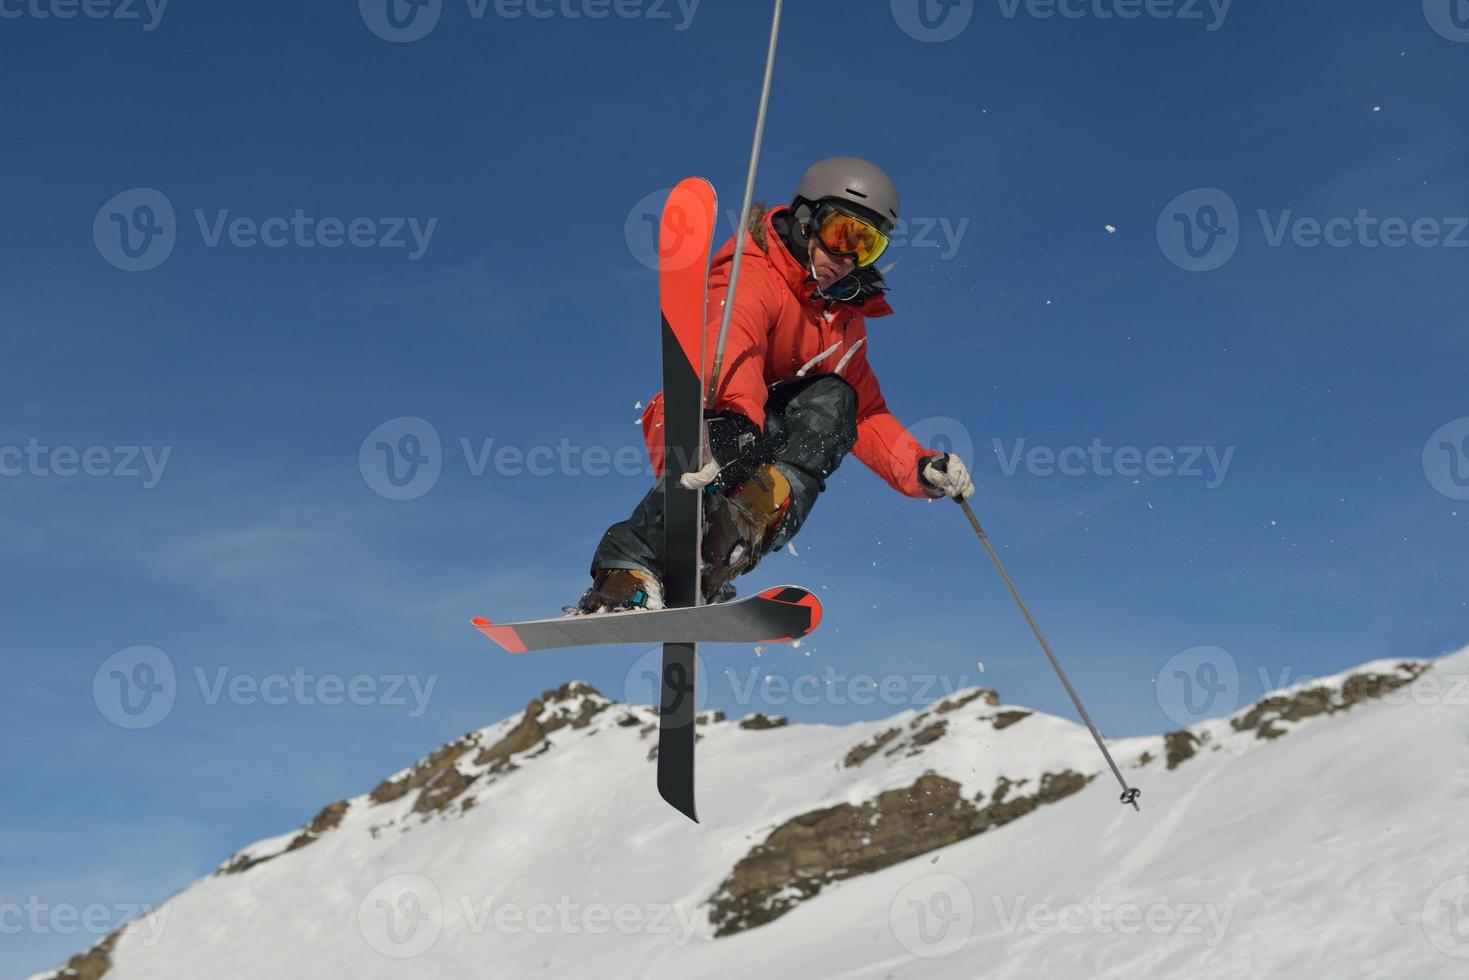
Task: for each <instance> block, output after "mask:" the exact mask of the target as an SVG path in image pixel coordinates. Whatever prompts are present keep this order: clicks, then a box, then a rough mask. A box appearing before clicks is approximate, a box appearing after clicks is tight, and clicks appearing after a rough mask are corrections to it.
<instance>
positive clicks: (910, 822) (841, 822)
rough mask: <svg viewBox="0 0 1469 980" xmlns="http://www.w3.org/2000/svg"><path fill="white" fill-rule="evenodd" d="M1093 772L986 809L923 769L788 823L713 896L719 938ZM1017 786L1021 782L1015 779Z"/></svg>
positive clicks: (1069, 787) (1008, 816)
mask: <svg viewBox="0 0 1469 980" xmlns="http://www.w3.org/2000/svg"><path fill="white" fill-rule="evenodd" d="M1090 778H1091V777H1089V776H1081V775H1079V774H1077V773H1074V772H1070V771H1067V772H1064V773H1059V774H1049V773H1048V774H1047V775H1046V776H1044V777H1043V778H1042V780H1041V789H1040V792H1038V793H1036V794H1035V795H1034V796H1030V797H1022V798H1020V799H1016V800H1013V801H1011V802H1010V803H1008V804H1003V805H1001V804H998V803H997V804H993V805H991V806H989V807H987V808H983V809H982V808H980V807H977V806H975V805H974V804H972V803H970V802H968V801H967V800H965V799H963V798H962V797H961V796H960V794H959V788H960V787H959V784H958V783H956V782H954V781H953V780H952V779H947V778H945V777H943V776H940V775H937V774H935V773H931V772H930V773H925V774H924V775H922V776H920V777H919V778H918V779H917V781H915V782H914V783H913V785H912V786H910V787H908V788H907V789H895V790H889V791H888V792H885V793H883V794H881V795H880V796H878V798H877V799H876V800H872V801H870V802H867V803H863V804H861V805H853V804H850V803H843V804H839V805H837V806H832V807H825V808H823V809H820V810H813V811H811V812H810V813H804V814H801V815H800V816H798V817H794V818H793V819H791V820H789V821H787V822H786V823H784V824H782V825H781V826H779V827H777V828H776V829H775V830H773V831H772V832H771V833H770V836H768V837H767V838H766V839H765V841H764V842H763V843H761V844H758V845H756V847H755V848H754V849H753V850H751V852H750V853H749V854H748V855H746V856H745V857H744V858H743V859H741V860H740V862H739V863H738V864H736V865H735V867H734V870H733V872H732V873H731V874H730V876H729V877H728V878H727V879H725V881H724V882H723V883H722V884H721V885H720V886H719V888H718V889H717V890H716V891H715V893H714V894H713V895H712V896H711V897H710V900H709V901H710V914H709V918H710V922H711V923H712V924H713V925H714V927H715V935H716V936H729V935H733V934H735V933H738V932H743V931H744V930H746V929H751V928H754V927H755V926H759V925H764V924H765V923H767V922H770V921H772V920H774V919H777V918H779V917H780V916H782V915H784V914H785V913H786V912H788V911H790V910H791V909H792V908H794V907H795V906H796V905H797V904H799V903H800V902H803V901H805V900H806V899H808V898H811V897H812V896H814V895H816V894H818V893H819V892H820V891H821V889H822V888H824V887H826V885H828V884H830V883H831V882H833V881H841V880H842V879H844V878H851V877H853V876H855V875H861V874H867V873H869V872H872V871H877V870H880V869H882V868H886V867H888V866H890V865H893V864H897V863H898V862H900V861H906V860H907V859H909V858H911V857H916V856H918V855H920V854H925V853H927V852H929V851H932V850H935V849H937V848H940V847H944V846H945V845H948V844H952V843H954V842H955V841H960V840H964V839H965V838H967V837H972V836H974V835H975V834H980V833H983V832H984V831H986V830H989V829H990V828H992V827H998V826H1000V825H1001V824H1004V823H1008V822H1009V821H1011V820H1014V819H1016V818H1017V817H1019V816H1022V815H1024V814H1025V813H1029V812H1030V811H1031V810H1034V809H1035V808H1036V807H1038V806H1040V805H1041V804H1042V803H1051V802H1054V801H1055V800H1059V799H1061V798H1062V797H1065V796H1069V795H1070V794H1072V793H1074V792H1076V791H1077V790H1078V789H1080V788H1081V787H1082V786H1085V785H1086V783H1087V780H1088V779H1090ZM1014 785H1019V784H1014Z"/></svg>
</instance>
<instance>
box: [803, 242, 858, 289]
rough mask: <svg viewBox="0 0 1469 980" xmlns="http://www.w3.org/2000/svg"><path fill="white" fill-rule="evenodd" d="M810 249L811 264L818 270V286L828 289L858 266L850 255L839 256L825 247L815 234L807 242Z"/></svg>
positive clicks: (818, 287)
mask: <svg viewBox="0 0 1469 980" xmlns="http://www.w3.org/2000/svg"><path fill="white" fill-rule="evenodd" d="M806 247H807V248H808V249H810V253H811V266H812V269H813V270H814V271H815V272H816V288H817V289H826V288H827V287H828V286H833V285H835V284H836V283H837V281H838V280H840V279H843V278H845V277H846V276H848V275H850V274H851V272H852V270H853V269H855V268H857V263H856V262H855V261H854V260H853V259H852V258H850V257H842V258H837V257H836V256H834V255H832V254H831V253H830V252H828V251H827V250H826V249H825V248H823V247H822V246H821V244H820V242H818V241H817V238H816V236H815V235H812V236H811V240H810V241H808V242H807V243H806Z"/></svg>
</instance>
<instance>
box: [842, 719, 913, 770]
mask: <svg viewBox="0 0 1469 980" xmlns="http://www.w3.org/2000/svg"><path fill="white" fill-rule="evenodd" d="M901 734H903V730H902V729H901V728H889V729H887V730H886V731H882V732H878V733H877V734H876V735H874V736H872V737H871V738H869V739H868V740H867V741H865V742H862V743H861V744H859V745H857V746H855V747H854V748H853V749H852V750H851V751H850V752H848V753H847V756H846V758H845V759H843V760H842V765H844V766H846V767H847V768H848V769H850V768H852V767H853V766H860V765H861V764H862V763H864V762H866V761H867V760H868V759H870V758H872V757H873V756H874V755H876V754H877V753H878V750H880V749H881V748H882V747H883V746H884V745H886V744H888V743H889V742H891V741H892V740H893V739H895V738H897V737H898V736H899V735H901Z"/></svg>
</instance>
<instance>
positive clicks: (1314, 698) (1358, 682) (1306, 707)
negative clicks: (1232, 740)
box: [1230, 661, 1430, 739]
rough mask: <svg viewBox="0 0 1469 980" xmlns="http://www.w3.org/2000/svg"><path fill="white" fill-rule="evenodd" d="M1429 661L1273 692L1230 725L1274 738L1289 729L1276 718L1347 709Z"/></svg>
mask: <svg viewBox="0 0 1469 980" xmlns="http://www.w3.org/2000/svg"><path fill="white" fill-rule="evenodd" d="M1429 666H1430V665H1429V664H1426V663H1416V662H1412V661H1404V662H1403V663H1400V664H1398V670H1399V671H1400V673H1397V674H1353V675H1352V676H1351V677H1348V678H1347V679H1346V680H1345V681H1343V682H1342V686H1341V690H1339V691H1337V690H1333V689H1332V688H1329V687H1312V688H1307V689H1305V690H1303V691H1297V692H1296V693H1295V694H1293V695H1290V696H1286V695H1275V696H1273V697H1268V698H1264V699H1263V700H1261V701H1259V702H1257V703H1256V704H1255V706H1254V707H1253V708H1251V709H1250V710H1249V711H1247V712H1246V713H1245V714H1244V715H1242V716H1240V717H1239V718H1235V719H1232V720H1231V721H1230V726H1231V727H1233V728H1234V730H1235V731H1237V732H1248V731H1253V732H1254V733H1255V737H1256V738H1263V739H1274V738H1279V737H1280V736H1282V735H1284V734H1286V733H1287V732H1288V731H1289V729H1286V728H1283V727H1281V726H1280V725H1278V724H1276V723H1277V722H1294V721H1301V720H1303V719H1306V718H1313V717H1315V716H1317V715H1323V714H1325V715H1334V714H1336V713H1337V712H1339V711H1347V710H1348V709H1350V708H1352V707H1353V706H1355V705H1358V704H1361V703H1362V702H1363V701H1372V700H1376V699H1378V698H1380V697H1382V696H1383V695H1384V694H1386V693H1388V692H1389V691H1392V690H1396V689H1397V688H1400V687H1402V686H1403V685H1405V684H1411V683H1412V682H1413V681H1415V680H1417V679H1418V677H1419V675H1421V674H1422V673H1423V672H1424V671H1425V670H1427V669H1428V668H1429Z"/></svg>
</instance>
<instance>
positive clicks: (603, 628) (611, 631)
mask: <svg viewBox="0 0 1469 980" xmlns="http://www.w3.org/2000/svg"><path fill="white" fill-rule="evenodd" d="M472 622H473V624H474V627H475V629H477V630H479V631H480V632H481V633H483V634H484V635H485V636H487V637H489V638H490V639H492V640H494V641H495V642H496V643H498V644H499V645H500V646H501V647H503V648H504V649H505V650H507V651H508V652H510V653H533V652H535V651H537V650H557V649H563V648H566V647H585V646H601V645H603V644H613V643H664V642H670V643H675V644H678V645H685V644H695V643H786V642H789V641H791V640H798V639H800V638H801V637H803V636H805V635H806V634H807V633H810V632H811V631H812V630H814V629H815V628H816V626H817V624H818V623H820V622H821V601H820V600H819V599H817V598H816V596H814V595H813V594H811V593H810V592H807V591H806V590H805V589H803V588H800V587H798V586H794V585H780V586H776V587H775V588H773V589H766V590H765V591H764V592H761V593H760V594H759V595H753V596H748V597H746V598H744V599H736V600H734V601H733V602H721V603H719V604H717V605H713V606H692V607H685V608H681V609H653V610H646V609H643V610H634V611H631V612H619V613H600V614H597V615H591V616H564V617H560V618H557V619H538V620H533V621H531V622H525V623H492V622H490V621H489V620H488V619H474V620H472ZM660 751H661V750H660Z"/></svg>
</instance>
